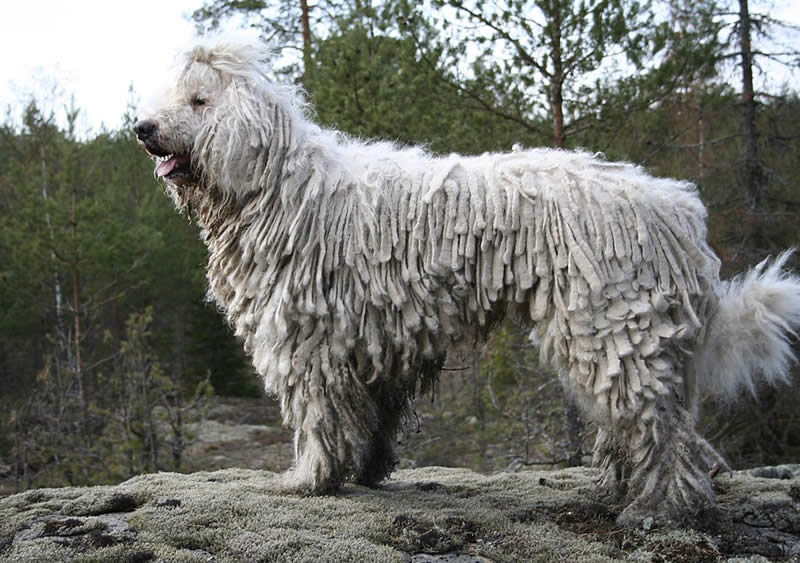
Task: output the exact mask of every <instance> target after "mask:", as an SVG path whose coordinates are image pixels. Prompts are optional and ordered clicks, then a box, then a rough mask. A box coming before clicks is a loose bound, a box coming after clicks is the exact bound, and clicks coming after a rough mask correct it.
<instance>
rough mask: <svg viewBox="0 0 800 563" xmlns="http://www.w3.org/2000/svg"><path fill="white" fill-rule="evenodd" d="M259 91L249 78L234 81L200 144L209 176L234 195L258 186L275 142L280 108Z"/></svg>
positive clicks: (242, 193) (226, 90) (210, 121)
mask: <svg viewBox="0 0 800 563" xmlns="http://www.w3.org/2000/svg"><path fill="white" fill-rule="evenodd" d="M258 91H259V89H257V88H254V87H253V86H252V85H251V84H250V83H249V81H248V80H246V79H241V78H235V79H233V80H231V82H230V84H229V85H228V86H227V88H226V89H225V91H224V92H223V93H222V95H221V97H220V100H219V103H218V105H217V108H216V111H215V112H214V114H213V118H212V119H210V120H209V121H208V122H207V123H206V124H205V126H204V129H205V130H204V131H203V134H202V135H201V137H202V140H201V146H200V147H197V148H198V149H199V151H200V153H201V158H202V160H203V162H204V170H205V172H206V175H207V177H208V179H209V180H210V181H211V182H213V183H214V184H216V186H217V187H218V188H220V189H221V190H222V191H223V192H225V193H228V194H230V195H234V196H242V195H244V194H246V193H247V192H249V191H251V190H254V189H257V188H258V186H259V182H260V180H261V175H262V174H263V172H264V168H265V166H266V165H267V160H268V157H269V154H270V151H271V145H273V144H274V143H273V140H274V139H273V137H274V135H273V132H274V131H275V123H274V120H275V118H276V114H277V113H279V111H278V110H277V108H276V104H275V103H270V100H269V99H267V98H265V97H264V96H263V95H260V96H259V95H257V94H256V92H258Z"/></svg>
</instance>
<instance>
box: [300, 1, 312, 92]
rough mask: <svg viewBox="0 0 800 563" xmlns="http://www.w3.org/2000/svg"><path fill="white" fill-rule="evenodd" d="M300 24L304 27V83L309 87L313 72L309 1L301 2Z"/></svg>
mask: <svg viewBox="0 0 800 563" xmlns="http://www.w3.org/2000/svg"><path fill="white" fill-rule="evenodd" d="M300 23H301V25H302V27H303V83H304V84H305V85H306V86H308V78H309V73H310V72H311V24H310V23H309V17H308V0H300Z"/></svg>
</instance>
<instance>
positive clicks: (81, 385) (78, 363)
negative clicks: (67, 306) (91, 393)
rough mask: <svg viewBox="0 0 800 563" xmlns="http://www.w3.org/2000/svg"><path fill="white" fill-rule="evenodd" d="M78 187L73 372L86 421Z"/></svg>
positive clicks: (74, 229)
mask: <svg viewBox="0 0 800 563" xmlns="http://www.w3.org/2000/svg"><path fill="white" fill-rule="evenodd" d="M77 191H78V187H77V184H75V185H73V188H72V217H71V220H72V247H73V251H74V252H75V255H74V257H73V263H72V312H73V315H74V317H75V326H74V331H75V334H74V340H73V342H74V355H73V359H72V360H73V373H74V374H75V379H76V380H77V382H78V396H79V398H80V403H81V414H82V415H83V421H84V422H86V420H87V418H88V414H89V400H88V397H87V392H86V381H85V379H84V373H83V359H82V358H81V345H82V343H81V340H82V339H83V335H82V332H81V314H82V310H81V273H80V251H79V249H78V211H77V206H78V194H77Z"/></svg>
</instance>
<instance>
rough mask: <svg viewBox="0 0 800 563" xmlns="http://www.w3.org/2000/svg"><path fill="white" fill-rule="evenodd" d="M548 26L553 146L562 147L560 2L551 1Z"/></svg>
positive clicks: (562, 79) (563, 139)
mask: <svg viewBox="0 0 800 563" xmlns="http://www.w3.org/2000/svg"><path fill="white" fill-rule="evenodd" d="M552 9H553V13H552V17H551V20H550V22H551V26H552V27H551V28H550V45H551V52H550V57H551V60H552V61H553V74H552V76H550V110H551V111H552V113H553V146H555V147H556V148H559V149H563V148H564V146H565V145H566V142H567V135H566V133H565V131H564V57H563V54H562V52H561V3H560V2H559V1H558V0H556V1H555V2H553V3H552Z"/></svg>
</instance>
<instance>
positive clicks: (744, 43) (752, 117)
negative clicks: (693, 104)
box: [739, 0, 764, 209]
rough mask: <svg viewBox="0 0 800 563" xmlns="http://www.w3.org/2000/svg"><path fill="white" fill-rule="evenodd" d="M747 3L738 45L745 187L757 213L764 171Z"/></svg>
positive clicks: (741, 13)
mask: <svg viewBox="0 0 800 563" xmlns="http://www.w3.org/2000/svg"><path fill="white" fill-rule="evenodd" d="M747 2H748V0H739V42H740V46H741V60H742V124H743V128H744V131H743V132H744V153H743V154H742V183H743V184H744V188H745V189H746V190H747V195H748V197H749V198H750V205H751V206H752V207H753V209H757V208H758V207H759V205H760V204H761V192H762V189H763V184H764V171H763V169H762V166H761V162H760V161H759V160H758V130H757V129H756V100H755V92H754V91H753V51H752V47H751V44H750V11H749V8H748V5H747Z"/></svg>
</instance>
